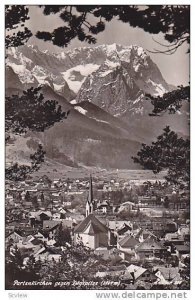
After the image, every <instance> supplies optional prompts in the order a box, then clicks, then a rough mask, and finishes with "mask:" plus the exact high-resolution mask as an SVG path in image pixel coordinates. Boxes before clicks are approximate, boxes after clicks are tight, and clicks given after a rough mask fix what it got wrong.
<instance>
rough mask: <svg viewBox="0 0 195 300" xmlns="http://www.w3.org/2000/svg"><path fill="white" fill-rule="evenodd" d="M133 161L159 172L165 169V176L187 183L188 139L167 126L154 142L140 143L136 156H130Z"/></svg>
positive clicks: (188, 168)
mask: <svg viewBox="0 0 195 300" xmlns="http://www.w3.org/2000/svg"><path fill="white" fill-rule="evenodd" d="M132 158H133V160H134V162H135V163H139V164H141V165H142V166H143V167H144V169H149V170H152V171H153V172H154V173H159V172H161V171H162V170H167V175H166V176H165V178H166V179H167V181H169V182H172V183H175V184H181V185H183V184H185V183H187V184H189V180H190V141H189V140H188V139H183V138H182V137H179V136H178V135H177V134H176V133H175V132H174V131H171V130H170V128H169V126H167V127H166V128H164V130H163V133H162V134H161V135H160V136H158V138H157V141H156V142H152V145H151V146H148V145H146V144H142V149H141V150H140V151H138V153H137V157H132Z"/></svg>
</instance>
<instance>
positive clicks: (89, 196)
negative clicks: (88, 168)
mask: <svg viewBox="0 0 195 300" xmlns="http://www.w3.org/2000/svg"><path fill="white" fill-rule="evenodd" d="M87 202H88V203H93V183H92V176H91V174H90V179H89V194H88V199H87Z"/></svg>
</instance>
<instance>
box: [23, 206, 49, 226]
mask: <svg viewBox="0 0 195 300" xmlns="http://www.w3.org/2000/svg"><path fill="white" fill-rule="evenodd" d="M28 217H29V223H30V225H31V226H32V227H34V226H35V225H36V224H43V221H44V220H51V218H52V214H51V212H50V211H42V210H39V211H31V212H30V213H29V215H28Z"/></svg>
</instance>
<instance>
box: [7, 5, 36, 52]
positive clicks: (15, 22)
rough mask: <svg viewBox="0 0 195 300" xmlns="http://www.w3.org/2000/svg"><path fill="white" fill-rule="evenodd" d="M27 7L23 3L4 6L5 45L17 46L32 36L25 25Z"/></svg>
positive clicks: (27, 17)
mask: <svg viewBox="0 0 195 300" xmlns="http://www.w3.org/2000/svg"><path fill="white" fill-rule="evenodd" d="M28 11H29V10H28V8H27V7H26V6H25V5H6V6H5V30H6V37H5V47H6V48H9V47H18V46H21V45H24V44H25V43H26V42H27V41H28V39H29V38H30V37H31V36H32V32H31V31H30V30H29V29H28V28H27V27H25V21H27V20H28V19H29V16H28Z"/></svg>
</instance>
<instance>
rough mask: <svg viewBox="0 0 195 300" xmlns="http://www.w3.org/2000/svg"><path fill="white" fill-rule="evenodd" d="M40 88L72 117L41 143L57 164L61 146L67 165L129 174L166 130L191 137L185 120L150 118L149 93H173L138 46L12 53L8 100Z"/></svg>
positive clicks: (33, 48) (17, 50)
mask: <svg viewBox="0 0 195 300" xmlns="http://www.w3.org/2000/svg"><path fill="white" fill-rule="evenodd" d="M38 85H42V92H43V94H44V97H45V98H48V99H54V100H57V101H58V102H59V104H60V105H61V106H62V108H63V109H64V110H67V109H70V110H71V113H70V117H69V118H68V120H66V121H64V122H62V123H59V124H56V125H55V126H54V127H53V128H51V129H49V130H47V131H46V132H45V134H44V139H42V137H40V136H39V138H40V139H42V140H44V143H45V147H46V148H47V149H46V150H47V153H48V155H50V157H51V158H52V159H57V158H56V157H54V156H55V155H54V153H55V152H56V151H53V150H52V149H53V148H52V147H53V146H54V145H55V149H56V148H57V152H56V153H58V158H59V157H61V162H63V160H65V161H66V162H67V157H68V161H69V162H70V161H72V165H77V163H79V162H81V163H83V164H86V165H90V164H94V165H100V166H103V167H105V166H106V167H117V168H120V167H130V166H132V162H131V159H130V157H131V156H132V155H133V154H135V153H136V151H137V150H138V149H139V147H140V143H141V142H145V141H148V140H150V141H151V140H152V139H153V138H154V137H155V136H156V135H157V134H159V133H160V132H161V130H162V128H163V126H165V125H167V124H170V125H171V126H172V128H173V129H176V130H177V131H180V132H182V133H183V134H185V133H186V130H187V131H188V129H187V122H186V120H184V118H183V115H182V114H181V115H180V116H178V115H175V116H169V115H167V114H166V115H165V116H164V117H163V118H151V117H149V116H148V113H149V112H151V110H152V106H151V104H150V102H149V101H147V100H146V99H145V96H144V95H145V93H150V94H152V95H156V96H157V95H163V94H164V93H165V92H167V91H170V90H172V89H173V87H172V86H170V85H169V84H168V83H167V82H166V81H165V80H164V78H163V76H162V74H161V72H160V70H159V68H158V67H157V65H156V64H155V63H154V62H153V61H152V60H151V58H150V56H149V55H148V54H147V53H146V52H145V51H144V49H143V48H141V47H138V46H136V45H133V46H122V45H117V44H113V45H101V46H96V47H83V48H75V49H73V50H68V51H63V52H61V53H50V52H49V51H40V50H39V49H38V48H37V46H26V45H25V46H21V47H18V48H10V49H9V50H8V52H7V58H6V93H7V94H12V93H14V92H15V91H17V92H22V90H25V89H27V88H29V87H31V86H34V87H36V86H38ZM178 118H180V119H179V122H178ZM42 142H43V141H42ZM111 149H112V150H111ZM111 152H112V153H111ZM62 153H63V155H61V154H62ZM109 154H111V156H110V155H109ZM52 156H53V157H52ZM118 157H120V158H121V159H120V160H119V159H117V158H118Z"/></svg>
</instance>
